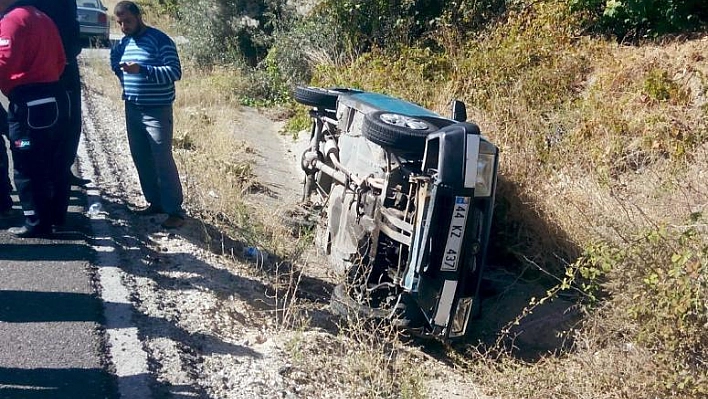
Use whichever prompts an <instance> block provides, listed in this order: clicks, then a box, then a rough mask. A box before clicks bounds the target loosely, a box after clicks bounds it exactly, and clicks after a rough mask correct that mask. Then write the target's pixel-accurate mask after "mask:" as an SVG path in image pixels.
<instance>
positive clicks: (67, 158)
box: [44, 88, 76, 226]
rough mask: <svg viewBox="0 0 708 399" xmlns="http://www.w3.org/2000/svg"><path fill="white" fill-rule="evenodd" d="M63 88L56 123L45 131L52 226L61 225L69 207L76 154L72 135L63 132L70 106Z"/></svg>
mask: <svg viewBox="0 0 708 399" xmlns="http://www.w3.org/2000/svg"><path fill="white" fill-rule="evenodd" d="M63 94H64V89H63V88H61V92H60V93H57V95H56V97H57V98H58V99H60V100H59V101H58V105H59V117H58V123H57V124H56V125H55V126H54V127H52V128H51V132H50V131H46V132H45V133H44V134H45V137H49V138H50V139H49V143H50V146H49V147H48V148H47V153H46V154H45V156H46V158H45V159H46V160H47V165H49V168H48V175H47V179H48V180H49V182H50V186H51V188H52V190H51V192H50V211H49V213H50V218H51V219H50V220H51V224H52V225H54V226H61V225H63V224H64V222H65V221H66V213H67V210H68V208H69V197H70V194H71V185H70V179H71V178H72V174H71V165H72V164H73V159H74V157H75V156H76V153H75V152H70V151H69V150H70V149H71V146H72V142H73V140H74V137H72V136H71V135H69V134H64V133H65V132H67V131H69V129H70V127H69V125H70V123H71V119H70V106H69V100H66V101H64V100H63V98H64V97H62V95H63Z"/></svg>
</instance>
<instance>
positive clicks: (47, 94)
mask: <svg viewBox="0 0 708 399" xmlns="http://www.w3.org/2000/svg"><path fill="white" fill-rule="evenodd" d="M9 99H10V107H9V109H8V127H9V137H10V147H11V149H12V158H13V163H14V169H15V173H14V177H15V187H17V191H18V195H19V198H20V204H21V205H22V211H23V213H24V215H25V223H27V224H28V225H29V226H32V227H38V228H42V229H50V228H51V226H52V225H58V224H62V223H63V222H64V219H65V218H66V211H67V207H68V204H69V168H70V166H71V163H72V162H73V154H71V153H70V151H68V148H70V147H69V139H68V134H67V125H68V118H69V99H68V95H67V92H66V90H65V89H64V86H63V85H62V84H60V83H59V82H55V83H42V84H33V85H25V86H21V87H17V88H15V89H14V90H13V91H12V93H10V96H9ZM69 158H70V159H69Z"/></svg>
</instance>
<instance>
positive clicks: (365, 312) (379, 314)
mask: <svg viewBox="0 0 708 399" xmlns="http://www.w3.org/2000/svg"><path fill="white" fill-rule="evenodd" d="M329 307H330V309H331V310H332V313H334V314H336V315H339V316H342V317H351V318H354V317H358V318H365V319H385V318H387V317H388V316H390V314H391V311H390V310H384V309H381V308H373V307H370V306H367V305H364V304H362V303H359V302H357V301H356V300H354V298H352V297H350V296H349V294H348V293H347V289H346V288H345V287H344V284H339V285H337V286H335V287H334V290H333V291H332V298H331V299H330V302H329Z"/></svg>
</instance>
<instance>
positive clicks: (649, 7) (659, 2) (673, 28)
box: [571, 0, 708, 39]
mask: <svg viewBox="0 0 708 399" xmlns="http://www.w3.org/2000/svg"><path fill="white" fill-rule="evenodd" d="M571 6H572V7H573V8H574V9H575V10H578V11H582V12H585V13H587V15H588V22H589V24H590V26H591V27H592V28H594V29H596V30H600V31H603V32H607V33H611V34H614V35H616V36H617V37H618V38H620V39H624V38H631V39H640V38H644V37H656V36H659V35H663V34H667V33H678V32H686V31H694V30H698V29H702V28H704V27H705V26H706V24H707V23H708V5H706V2H705V0H571Z"/></svg>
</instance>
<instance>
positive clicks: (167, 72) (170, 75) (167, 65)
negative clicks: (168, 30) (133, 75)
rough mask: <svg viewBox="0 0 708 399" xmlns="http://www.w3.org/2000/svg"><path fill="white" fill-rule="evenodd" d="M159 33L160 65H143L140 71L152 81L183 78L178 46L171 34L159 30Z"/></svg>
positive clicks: (165, 81) (171, 80) (172, 80)
mask: <svg viewBox="0 0 708 399" xmlns="http://www.w3.org/2000/svg"><path fill="white" fill-rule="evenodd" d="M157 33H158V36H157V38H158V40H157V45H158V55H157V58H158V59H159V60H160V65H156V66H153V65H141V66H140V73H142V74H143V75H144V76H145V77H146V78H147V80H148V81H150V82H155V83H170V82H176V81H178V80H180V79H181V78H182V65H181V63H180V61H179V55H178V54H177V46H176V45H175V42H173V41H172V39H170V38H169V36H167V35H165V34H164V33H162V32H159V31H158V32H157Z"/></svg>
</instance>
